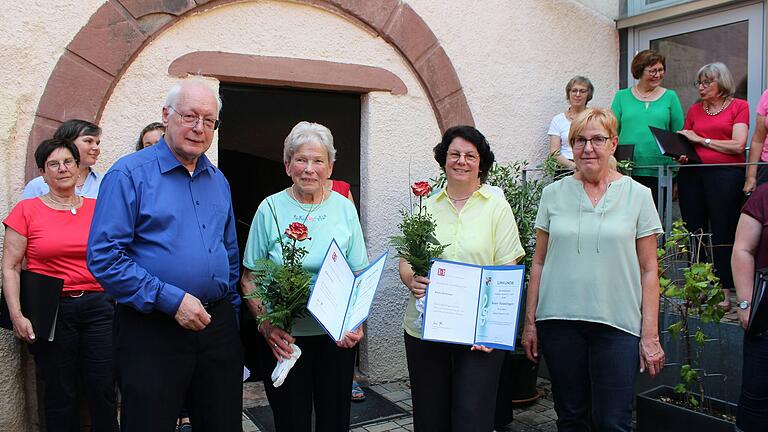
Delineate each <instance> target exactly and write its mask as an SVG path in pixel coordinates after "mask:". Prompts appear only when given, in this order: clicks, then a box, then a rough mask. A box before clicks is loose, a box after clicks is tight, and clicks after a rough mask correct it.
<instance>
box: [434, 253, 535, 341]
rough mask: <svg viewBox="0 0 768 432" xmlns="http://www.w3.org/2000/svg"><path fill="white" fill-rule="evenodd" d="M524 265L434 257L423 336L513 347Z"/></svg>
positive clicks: (436, 339) (439, 339) (438, 339)
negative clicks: (466, 262) (504, 264)
mask: <svg viewBox="0 0 768 432" xmlns="http://www.w3.org/2000/svg"><path fill="white" fill-rule="evenodd" d="M524 274H525V266H522V265H514V266H486V267H483V266H477V265H472V264H463V263H457V262H452V261H444V260H434V262H433V263H432V268H431V270H430V272H429V286H428V287H427V296H426V300H425V305H424V317H423V323H422V324H423V325H422V339H426V340H433V341H439V342H449V343H456V344H465V345H473V344H477V345H483V346H486V347H488V348H498V349H503V350H514V349H515V333H516V332H517V320H518V317H519V315H520V302H521V298H520V297H521V295H522V288H523V276H524Z"/></svg>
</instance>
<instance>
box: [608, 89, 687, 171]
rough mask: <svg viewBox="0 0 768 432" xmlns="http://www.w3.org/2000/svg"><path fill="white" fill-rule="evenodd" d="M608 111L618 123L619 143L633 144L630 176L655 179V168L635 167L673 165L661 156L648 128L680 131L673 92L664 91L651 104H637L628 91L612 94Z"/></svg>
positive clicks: (679, 111)
mask: <svg viewBox="0 0 768 432" xmlns="http://www.w3.org/2000/svg"><path fill="white" fill-rule="evenodd" d="M611 109H612V110H613V113H614V114H615V115H616V119H617V120H618V121H619V124H618V133H619V144H634V145H635V158H634V159H635V164H636V166H637V167H636V168H635V169H634V171H633V175H636V176H649V177H657V176H658V170H657V168H639V167H642V166H649V165H674V163H675V162H674V160H673V159H672V158H670V157H667V156H662V154H661V152H660V151H659V146H658V145H657V144H656V140H655V139H654V138H653V135H652V134H651V131H650V129H648V126H653V127H657V128H659V129H666V130H668V131H678V130H680V129H682V128H683V122H684V120H685V117H684V115H683V108H682V107H681V106H680V99H678V98H677V93H675V91H674V90H670V89H666V91H665V92H664V94H663V95H661V97H660V98H658V99H657V100H655V101H652V102H649V103H648V106H647V107H646V102H644V101H641V100H639V99H637V98H636V97H635V95H633V94H632V88H631V87H629V88H625V89H622V90H619V91H618V92H616V96H615V97H614V98H613V103H612V104H611Z"/></svg>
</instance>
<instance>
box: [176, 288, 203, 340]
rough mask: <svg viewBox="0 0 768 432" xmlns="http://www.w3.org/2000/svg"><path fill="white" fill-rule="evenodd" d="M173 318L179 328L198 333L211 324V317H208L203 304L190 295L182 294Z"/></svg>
mask: <svg viewBox="0 0 768 432" xmlns="http://www.w3.org/2000/svg"><path fill="white" fill-rule="evenodd" d="M174 318H175V319H176V322H178V323H179V325H180V326H182V327H184V328H185V329H188V330H196V331H200V330H202V329H204V328H205V326H207V325H208V324H210V323H211V316H210V315H208V312H207V311H206V310H205V308H204V307H203V304H202V303H200V300H198V299H197V297H195V296H193V295H192V294H190V293H185V294H184V298H182V299H181V304H180V305H179V309H178V310H177V311H176V315H174Z"/></svg>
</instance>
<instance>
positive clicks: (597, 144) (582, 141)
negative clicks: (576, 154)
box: [573, 135, 611, 150]
mask: <svg viewBox="0 0 768 432" xmlns="http://www.w3.org/2000/svg"><path fill="white" fill-rule="evenodd" d="M610 139H611V137H607V136H602V135H595V136H593V137H592V138H586V137H582V136H580V137H576V139H574V140H573V148H575V149H579V150H581V149H583V148H584V147H586V146H587V143H590V144H592V147H593V148H603V147H605V144H606V143H607V142H608V141H609V140H610Z"/></svg>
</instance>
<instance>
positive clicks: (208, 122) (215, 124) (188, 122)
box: [168, 105, 221, 130]
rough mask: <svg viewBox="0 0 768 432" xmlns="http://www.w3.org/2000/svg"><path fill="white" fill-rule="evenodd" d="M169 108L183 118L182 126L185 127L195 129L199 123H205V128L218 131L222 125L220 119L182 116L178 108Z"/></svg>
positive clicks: (189, 115) (191, 115) (193, 115)
mask: <svg viewBox="0 0 768 432" xmlns="http://www.w3.org/2000/svg"><path fill="white" fill-rule="evenodd" d="M168 108H170V109H171V110H173V112H175V113H176V114H178V115H179V117H180V118H181V125H182V126H184V127H189V128H193V127H195V126H197V122H199V121H202V122H203V128H205V129H207V130H216V129H218V128H219V126H220V125H221V120H219V119H212V118H207V117H202V116H198V115H195V114H182V113H180V112H179V111H177V110H176V108H174V107H172V106H170V105H168Z"/></svg>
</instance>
